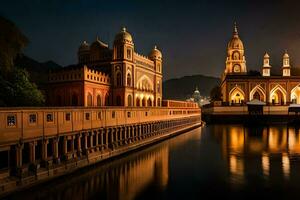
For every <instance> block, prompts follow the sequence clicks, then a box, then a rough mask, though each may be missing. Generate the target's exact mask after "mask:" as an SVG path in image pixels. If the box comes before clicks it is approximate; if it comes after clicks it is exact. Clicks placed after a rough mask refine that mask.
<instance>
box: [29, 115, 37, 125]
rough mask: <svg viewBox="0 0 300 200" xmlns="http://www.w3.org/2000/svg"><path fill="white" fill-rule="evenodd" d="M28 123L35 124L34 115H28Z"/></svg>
mask: <svg viewBox="0 0 300 200" xmlns="http://www.w3.org/2000/svg"><path fill="white" fill-rule="evenodd" d="M29 123H30V124H35V123H36V114H30V115H29Z"/></svg>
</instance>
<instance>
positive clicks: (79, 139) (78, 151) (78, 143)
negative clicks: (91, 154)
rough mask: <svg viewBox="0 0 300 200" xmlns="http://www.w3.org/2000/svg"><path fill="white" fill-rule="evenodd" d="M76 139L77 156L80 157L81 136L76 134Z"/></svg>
mask: <svg viewBox="0 0 300 200" xmlns="http://www.w3.org/2000/svg"><path fill="white" fill-rule="evenodd" d="M76 137H77V156H78V157H80V156H81V155H82V153H81V152H82V150H81V135H80V134H78V135H76Z"/></svg>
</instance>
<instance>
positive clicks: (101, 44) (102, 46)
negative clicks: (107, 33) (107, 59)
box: [91, 37, 108, 48]
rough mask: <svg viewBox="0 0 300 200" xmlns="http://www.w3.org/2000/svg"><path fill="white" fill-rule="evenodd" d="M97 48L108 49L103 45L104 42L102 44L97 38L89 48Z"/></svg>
mask: <svg viewBox="0 0 300 200" xmlns="http://www.w3.org/2000/svg"><path fill="white" fill-rule="evenodd" d="M95 47H96V48H97V47H100V48H108V45H107V44H105V43H104V42H102V41H101V40H99V38H98V37H97V38H96V41H95V42H93V43H92V45H91V48H95Z"/></svg>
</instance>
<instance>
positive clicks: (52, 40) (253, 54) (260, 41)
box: [0, 0, 300, 79]
mask: <svg viewBox="0 0 300 200" xmlns="http://www.w3.org/2000/svg"><path fill="white" fill-rule="evenodd" d="M0 15H3V16H4V17H6V18H8V19H10V20H12V21H13V22H15V23H16V25H17V26H18V27H19V28H20V29H21V30H22V31H23V32H24V34H25V35H26V36H27V37H28V38H29V40H30V44H29V45H28V47H27V48H26V49H25V54H26V55H28V56H30V57H32V58H34V59H36V60H38V61H41V62H44V61H48V60H53V61H54V62H57V63H58V64H60V65H64V66H65V65H69V64H73V63H76V61H77V57H76V54H77V49H78V46H79V45H80V43H81V42H82V41H83V40H87V41H88V42H89V43H92V42H93V41H94V40H95V38H96V36H97V35H98V36H99V38H100V39H101V40H103V41H104V42H106V43H108V44H109V45H110V47H111V46H112V43H113V39H114V36H115V34H116V33H117V32H119V31H120V29H121V27H122V26H126V27H127V30H128V32H130V33H131V34H132V36H133V40H134V43H135V49H136V51H137V52H138V53H141V54H144V55H147V54H148V53H149V51H150V49H151V48H152V47H153V46H154V45H155V44H157V46H158V47H159V49H161V50H162V53H163V59H164V79H169V78H175V77H181V76H184V75H192V74H204V75H212V76H216V77H220V74H221V73H222V72H223V69H224V67H225V57H226V46H227V42H228V41H229V39H230V38H231V35H232V29H233V23H234V21H236V22H237V24H238V30H239V35H240V37H241V39H242V41H243V42H244V46H245V54H246V60H247V67H248V70H249V69H256V70H258V69H260V68H261V66H262V57H263V55H264V53H265V52H266V51H267V52H268V53H269V55H270V57H271V58H270V59H271V65H272V66H273V67H280V66H281V57H282V55H283V53H284V50H285V49H287V50H288V52H289V54H290V56H291V63H292V66H293V67H300V56H299V55H300V3H298V1H296V0H295V1H288V0H286V1H279V0H277V1H276V0H275V1H270V0H264V1H255V0H252V1H250V0H249V1H242V0H240V1H228V0H226V1H223V2H222V1H221V0H207V1H189V0H184V1H176V2H175V1H167V0H165V1H164V0H161V1H158V0H153V1H150V0H145V1H143V0H131V1H130V0H128V1H126V0H120V1H114V0H106V1H101V0H18V1H17V0H9V1H6V0H1V3H0ZM0 31H1V30H0Z"/></svg>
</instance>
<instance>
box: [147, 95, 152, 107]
mask: <svg viewBox="0 0 300 200" xmlns="http://www.w3.org/2000/svg"><path fill="white" fill-rule="evenodd" d="M147 106H149V107H152V100H151V98H150V97H149V98H148V100H147Z"/></svg>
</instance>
